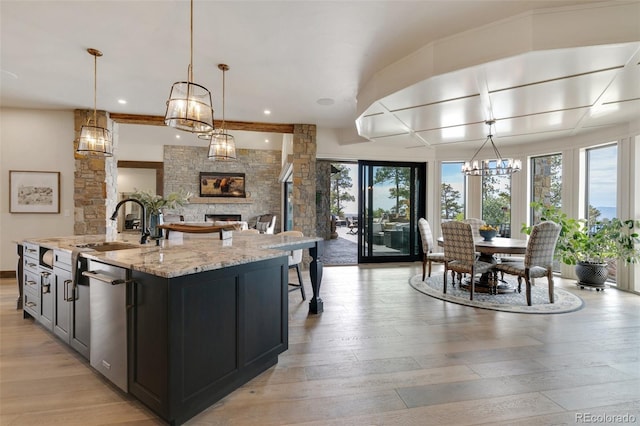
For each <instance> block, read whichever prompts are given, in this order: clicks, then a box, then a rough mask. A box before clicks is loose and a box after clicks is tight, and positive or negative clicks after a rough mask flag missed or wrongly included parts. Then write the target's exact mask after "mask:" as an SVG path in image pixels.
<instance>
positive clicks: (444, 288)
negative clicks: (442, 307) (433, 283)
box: [442, 262, 455, 294]
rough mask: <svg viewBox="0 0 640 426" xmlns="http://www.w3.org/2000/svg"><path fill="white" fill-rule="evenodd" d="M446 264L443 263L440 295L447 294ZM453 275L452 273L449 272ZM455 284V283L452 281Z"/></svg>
mask: <svg viewBox="0 0 640 426" xmlns="http://www.w3.org/2000/svg"><path fill="white" fill-rule="evenodd" d="M447 272H448V271H447V262H445V263H444V283H443V284H442V293H444V294H447ZM451 275H453V271H451ZM454 283H455V281H454Z"/></svg>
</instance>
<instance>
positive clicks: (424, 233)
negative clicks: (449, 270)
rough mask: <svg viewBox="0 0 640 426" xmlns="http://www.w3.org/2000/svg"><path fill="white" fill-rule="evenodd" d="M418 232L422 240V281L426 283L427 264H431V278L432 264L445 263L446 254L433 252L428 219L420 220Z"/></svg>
mask: <svg viewBox="0 0 640 426" xmlns="http://www.w3.org/2000/svg"><path fill="white" fill-rule="evenodd" d="M418 230H419V231H420V239H421V240H422V281H424V279H425V272H426V266H427V264H429V276H431V262H439V263H444V253H434V252H433V247H434V246H433V234H432V233H431V226H430V225H429V221H428V220H427V219H425V218H423V217H421V218H420V219H418Z"/></svg>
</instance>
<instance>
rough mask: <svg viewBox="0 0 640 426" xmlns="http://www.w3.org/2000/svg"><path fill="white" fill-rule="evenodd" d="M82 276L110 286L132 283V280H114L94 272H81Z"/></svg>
mask: <svg viewBox="0 0 640 426" xmlns="http://www.w3.org/2000/svg"><path fill="white" fill-rule="evenodd" d="M82 276H84V277H89V279H95V280H98V281H102V282H103V283H107V284H111V285H119V284H128V283H130V282H133V280H123V279H122V278H114V277H112V276H109V275H105V274H101V273H99V272H95V271H82Z"/></svg>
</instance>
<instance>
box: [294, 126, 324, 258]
mask: <svg viewBox="0 0 640 426" xmlns="http://www.w3.org/2000/svg"><path fill="white" fill-rule="evenodd" d="M316 151H317V145H316V126H315V125H313V124H295V125H294V126H293V202H292V203H293V229H295V230H296V231H302V233H303V234H304V235H307V236H316V235H319V234H318V231H317V221H316ZM305 256H308V253H306V251H305ZM305 260H308V258H305Z"/></svg>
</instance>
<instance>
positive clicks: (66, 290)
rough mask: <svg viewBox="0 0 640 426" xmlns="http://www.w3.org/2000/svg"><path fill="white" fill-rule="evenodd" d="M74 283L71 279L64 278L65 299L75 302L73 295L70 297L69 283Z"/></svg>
mask: <svg viewBox="0 0 640 426" xmlns="http://www.w3.org/2000/svg"><path fill="white" fill-rule="evenodd" d="M71 283H73V281H71V280H64V301H65V302H73V300H74V299H73V296H71V297H69V284H71Z"/></svg>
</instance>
